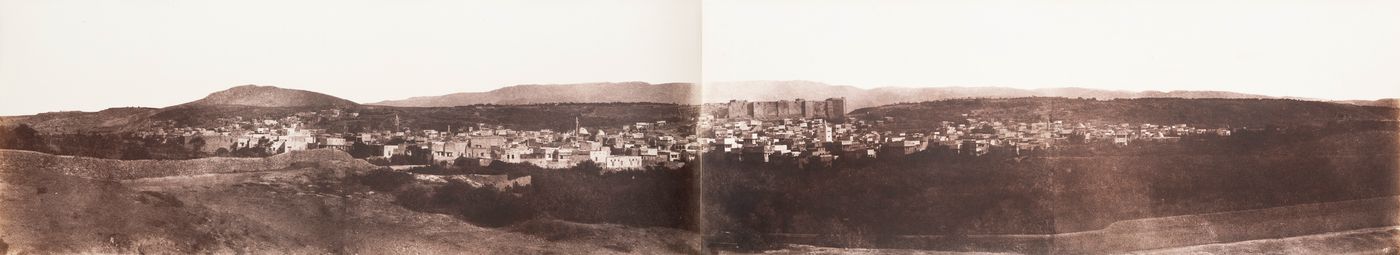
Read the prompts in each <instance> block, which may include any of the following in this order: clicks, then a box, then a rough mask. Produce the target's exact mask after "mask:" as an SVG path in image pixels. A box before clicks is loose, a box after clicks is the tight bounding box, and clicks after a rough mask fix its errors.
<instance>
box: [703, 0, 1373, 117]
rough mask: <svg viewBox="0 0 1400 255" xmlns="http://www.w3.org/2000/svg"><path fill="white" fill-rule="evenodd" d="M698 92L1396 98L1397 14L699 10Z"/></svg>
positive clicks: (808, 4)
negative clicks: (919, 90)
mask: <svg viewBox="0 0 1400 255" xmlns="http://www.w3.org/2000/svg"><path fill="white" fill-rule="evenodd" d="M703 12H704V17H705V19H704V22H703V27H704V28H703V34H704V41H705V42H704V43H703V44H702V45H703V47H704V52H703V59H704V64H703V65H704V70H705V72H704V74H703V77H704V80H705V81H706V82H717V81H740V80H811V81H819V82H826V83H831V84H841V85H854V86H858V87H880V86H910V87H913V86H1003V87H1016V88H1042V87H1068V86H1073V87H1088V88H1102V89H1118V90H1229V91H1237V92H1246V93H1257V94H1265V95H1273V96H1297V97H1311V98H1324V99H1376V98H1380V97H1397V96H1400V1H1393V0H1392V1H1367V0H1357V1H1351V0H1348V1H1325V0H1316V1H1298V0H1230V1H1213V0H1212V1H1205V0H1170V1H1167V0H1162V1H1137V0H1128V1H1124V0H1056V1H998V0H967V1H898V0H890V1H858V0H850V1H821V0H814V1H798V0H790V1H773V0H769V1H743V0H706V1H705V2H704V10H703Z"/></svg>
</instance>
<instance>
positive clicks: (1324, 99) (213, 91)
mask: <svg viewBox="0 0 1400 255" xmlns="http://www.w3.org/2000/svg"><path fill="white" fill-rule="evenodd" d="M632 82H642V83H647V84H651V85H658V84H667V83H686V84H699V83H693V82H649V81H605V82H569V83H522V84H511V85H502V86H500V87H491V88H484V90H478V91H458V92H449V93H445V94H434V95H419V96H409V97H403V98H385V99H379V100H369V101H357V100H352V99H348V98H344V97H341V96H339V95H336V94H335V93H331V92H326V91H317V90H310V89H305V88H299V87H295V86H283V85H276V84H238V85H230V86H228V87H225V88H222V89H218V90H212V91H208V92H206V93H201V94H199V95H196V96H192V97H189V98H188V100H186V101H182V102H178V103H174V104H169V105H121V106H110V107H104V108H101V109H94V110H85V109H60V110H52V111H42V112H33V113H17V114H10V113H0V116H20V115H32V114H39V113H47V112H72V111H83V112H93V111H100V110H105V109H112V108H132V107H147V108H163V107H169V106H175V105H179V104H183V103H188V102H191V101H195V100H199V99H201V98H204V97H205V96H207V95H208V94H210V93H215V92H219V91H223V90H226V89H229V88H234V87H238V86H246V85H254V86H265V87H277V88H282V89H295V90H305V91H311V92H317V93H322V94H326V95H329V96H334V97H339V98H343V99H347V100H350V101H354V102H355V103H359V104H374V103H379V102H384V101H390V100H401V99H410V98H418V97H436V96H443V95H449V94H456V93H480V92H489V91H493V90H497V89H501V88H505V87H511V86H519V85H545V86H553V85H576V84H602V83H632ZM754 82H758V83H764V82H803V83H816V84H824V85H830V86H850V87H855V88H859V89H865V90H871V89H881V88H1010V89H1024V90H1045V89H1064V88H1078V89H1093V90H1102V91H1124V92H1146V91H1158V92H1172V91H1223V92H1234V93H1243V94H1251V95H1260V96H1268V97H1277V98H1290V99H1315V100H1323V101H1346V100H1377V99H1390V98H1395V97H1382V98H1373V99H1326V98H1307V97H1292V96H1279V95H1269V94H1255V93H1244V92H1238V91H1228V90H1153V89H1148V90H1130V89H1099V88H1086V87H1074V86H1061V87H1038V88H1020V87H1009V86H861V85H854V84H837V83H827V82H822V81H812V80H749V81H715V82H705V83H707V84H716V85H724V84H726V83H754ZM702 86H703V85H702Z"/></svg>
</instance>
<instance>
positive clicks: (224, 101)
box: [184, 85, 359, 107]
mask: <svg viewBox="0 0 1400 255" xmlns="http://www.w3.org/2000/svg"><path fill="white" fill-rule="evenodd" d="M184 105H242V106H257V107H305V106H332V107H350V106H356V105H359V104H358V103H355V102H352V101H350V100H345V99H342V98H339V97H335V96H331V95H326V94H321V93H317V92H311V91H305V90H299V89H284V88H278V87H275V86H258V85H243V86H237V87H233V88H229V89H226V90H223V91H219V92H214V93H210V94H209V96H206V97H204V98H202V99H199V100H195V101H194V102H189V103H185V104H184Z"/></svg>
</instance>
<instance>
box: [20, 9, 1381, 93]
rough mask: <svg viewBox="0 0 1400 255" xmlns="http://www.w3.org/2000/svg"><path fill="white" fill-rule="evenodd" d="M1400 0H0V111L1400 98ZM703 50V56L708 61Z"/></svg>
mask: <svg viewBox="0 0 1400 255" xmlns="http://www.w3.org/2000/svg"><path fill="white" fill-rule="evenodd" d="M1396 45H1400V1H1365V0H1359V1H1352V0H1347V1H1326V0H1316V1H1297V0H1254V1H1195V0H1187V1H1179V0H1173V1H1165V0H1164V1H1132V0H1099V1H1075V0H1057V1H988V0H968V1H896V0H887V1H856V0H850V1H810V0H804V1H797V0H792V1H777V0H758V1H739V0H674V1H667V0H556V1H529V0H525V1H506V0H502V1H446V0H442V1H439V0H410V1H338V0H302V1H269V0H254V1H209V0H121V1H116V0H45V1H23V0H0V115H15V114H33V113H38V112H48V111H59V110H85V111H95V110H101V109H105V108H109V107H121V106H148V107H163V106H169V105H174V104H179V103H183V102H188V101H192V100H195V99H198V98H200V97H203V96H204V95H206V94H208V93H211V92H214V91H218V90H222V89H226V88H229V87H232V86H237V85H243V84H260V85H273V86H279V87H285V88H296V89H306V90H312V91H317V92H323V93H327V94H331V95H335V96H339V97H343V98H346V99H350V100H353V101H356V102H361V103H370V102H378V101H382V100H389V99H402V98H407V97H413V96H435V95H442V94H448V93H455V92H471V91H486V90H491V89H495V88H499V87H502V86H508V85H515V84H532V83H533V84H552V83H579V82H605V81H615V82H620V81H645V82H652V83H662V82H700V81H701V80H704V81H706V82H711V81H742V80H811V81H819V82H826V83H831V84H841V85H855V86H860V87H880V86H1003V87H1017V88H1043V87H1066V86H1075V87H1089V88H1104V89H1120V90H1228V91H1236V92H1245V93H1257V94H1265V95H1274V96H1297V97H1312V98H1325V99H1376V98H1381V97H1400V71H1397V70H1400V46H1396ZM702 67H703V68H702Z"/></svg>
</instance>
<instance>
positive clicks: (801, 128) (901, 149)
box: [699, 116, 1230, 164]
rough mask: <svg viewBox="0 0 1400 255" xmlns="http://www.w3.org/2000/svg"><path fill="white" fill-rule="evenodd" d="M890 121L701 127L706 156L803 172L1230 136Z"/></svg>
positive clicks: (1184, 130) (1171, 128) (706, 120)
mask: <svg viewBox="0 0 1400 255" xmlns="http://www.w3.org/2000/svg"><path fill="white" fill-rule="evenodd" d="M892 121H894V119H892V118H886V119H884V120H876V121H865V120H846V121H844V123H833V122H831V121H828V120H825V119H820V118H799V119H783V120H779V121H763V120H756V119H740V120H734V119H723V118H715V117H712V116H702V117H701V123H700V124H699V127H700V130H701V132H702V134H703V137H705V138H702V141H704V142H705V144H706V146H705V147H704V148H702V150H705V151H709V150H715V151H722V152H724V153H726V154H729V155H732V156H738V157H739V158H740V160H745V161H750V160H752V161H760V162H771V161H773V160H776V158H786V159H793V160H796V161H797V162H798V163H799V164H810V163H824V164H830V163H831V162H832V160H835V159H840V158H847V159H850V158H878V157H890V156H901V155H908V154H912V153H915V152H919V151H923V150H927V149H929V148H937V147H943V148H948V149H952V150H955V151H957V152H958V153H960V154H966V155H975V156H980V155H985V154H987V153H989V152H992V151H994V150H1004V151H1007V152H1010V153H1017V154H1020V153H1023V152H1027V151H1035V150H1045V149H1050V148H1052V147H1053V146H1055V145H1057V144H1066V143H1076V142H1077V143H1094V142H1111V143H1113V144H1117V145H1128V144H1129V143H1131V142H1137V141H1168V142H1171V141H1177V140H1179V139H1180V138H1181V137H1182V136H1185V135H1201V134H1209V135H1220V136H1228V135H1230V130H1229V129H1223V128H1221V129H1206V128H1195V127H1190V126H1187V125H1180V124H1179V125H1155V124H1137V125H1131V124H1116V125H1107V124H1093V123H1076V124H1068V123H1065V122H1063V121H1054V122H1032V123H1026V122H1009V121H1007V122H1003V121H997V120H979V119H975V118H971V119H966V121H965V122H961V123H957V124H955V123H953V122H947V121H944V122H942V123H940V124H938V125H936V126H932V127H928V128H927V129H925V130H923V131H922V132H895V131H882V130H886V129H884V128H881V126H883V125H884V124H886V123H887V122H892Z"/></svg>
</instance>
